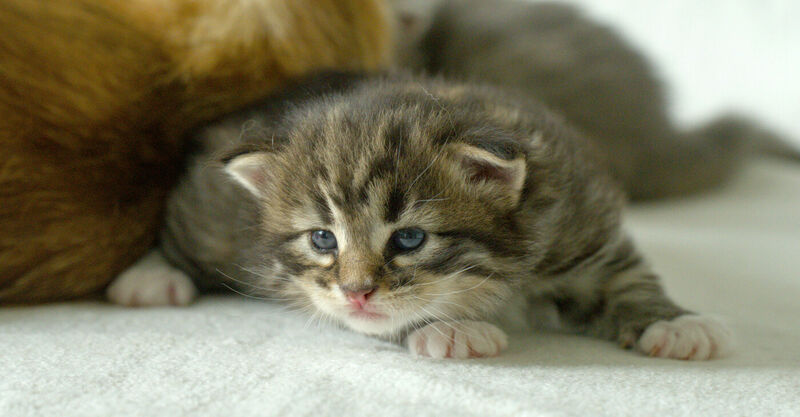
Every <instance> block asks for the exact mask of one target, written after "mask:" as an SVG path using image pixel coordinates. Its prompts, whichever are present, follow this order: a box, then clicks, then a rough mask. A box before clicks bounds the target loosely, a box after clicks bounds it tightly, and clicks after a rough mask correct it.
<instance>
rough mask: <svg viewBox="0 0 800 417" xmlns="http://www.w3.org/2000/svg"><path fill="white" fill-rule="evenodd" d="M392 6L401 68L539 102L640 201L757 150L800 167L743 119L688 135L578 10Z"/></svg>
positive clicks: (645, 75) (642, 63) (655, 89)
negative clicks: (590, 146) (594, 149)
mask: <svg viewBox="0 0 800 417" xmlns="http://www.w3.org/2000/svg"><path fill="white" fill-rule="evenodd" d="M392 5H393V6H394V9H395V13H396V16H397V19H396V21H397V26H398V31H399V32H400V34H399V36H398V39H399V40H400V41H399V42H398V45H397V50H398V51H397V57H398V60H399V65H401V66H403V67H407V68H411V69H414V70H417V71H424V72H427V73H431V74H442V75H444V76H445V77H447V78H450V79H458V80H464V81H477V82H481V83H491V84H494V85H496V86H499V87H503V88H505V89H508V90H510V91H518V92H521V93H524V94H527V95H530V96H532V97H536V98H537V99H539V100H541V101H542V102H544V103H545V104H546V105H547V106H548V107H549V108H551V109H553V110H555V111H557V112H559V113H561V114H562V115H564V116H565V117H566V119H567V120H568V121H569V122H570V124H571V125H573V126H574V127H577V128H578V129H580V130H582V131H583V132H584V133H585V134H586V135H587V136H589V137H591V139H593V140H594V141H596V142H597V143H598V145H599V146H598V148H599V150H600V151H601V152H602V153H603V155H605V158H606V163H607V164H608V165H609V167H610V169H611V172H612V174H613V175H614V177H615V178H616V179H617V180H619V181H620V182H621V183H622V185H623V187H624V188H625V190H626V192H627V193H628V195H629V196H630V197H631V198H632V199H634V200H641V199H652V198H661V197H668V196H675V195H683V194H687V193H691V192H696V191H700V190H704V189H708V188H710V187H712V186H715V185H717V184H719V183H720V182H722V181H724V180H725V179H727V178H729V177H730V176H731V175H732V174H733V172H734V171H735V170H736V168H737V167H738V166H739V165H740V162H741V161H742V159H743V156H745V155H747V154H748V153H750V149H749V148H750V147H757V148H758V150H760V151H763V152H765V153H776V154H781V155H782V156H785V157H791V158H795V159H798V158H799V157H798V152H797V150H796V149H794V150H793V149H792V148H791V147H790V146H787V145H786V144H785V142H784V141H783V140H781V139H780V138H777V137H776V136H774V135H772V134H770V133H769V132H766V131H765V130H764V129H761V128H759V127H757V126H755V125H754V124H752V123H750V122H748V121H746V120H744V119H743V118H740V117H735V116H728V117H723V118H720V119H719V120H717V121H714V122H712V123H711V124H710V125H708V126H706V127H704V128H702V129H698V130H696V131H693V132H680V131H679V130H678V129H677V128H676V127H675V126H674V125H673V123H672V122H671V120H670V118H669V115H668V110H667V100H666V97H665V94H664V91H663V89H662V87H661V85H660V83H659V82H658V81H657V80H656V77H655V75H654V73H653V71H652V69H651V68H650V65H649V64H648V62H647V61H646V60H645V59H644V58H643V57H642V56H641V54H639V53H638V52H637V51H635V50H634V49H633V48H632V47H631V46H630V45H628V43H627V42H626V41H625V40H623V39H622V38H621V37H620V36H619V35H617V34H616V33H615V32H614V31H613V30H611V29H609V28H608V27H605V26H603V25H601V24H599V23H596V22H594V21H592V20H590V19H588V18H586V17H584V15H583V14H582V13H581V12H580V11H579V10H577V9H575V8H574V7H572V6H569V5H565V4H559V3H531V2H527V1H515V0H498V1H487V0H430V1H419V0H393V1H392Z"/></svg>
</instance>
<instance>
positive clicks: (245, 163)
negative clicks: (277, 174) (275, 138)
mask: <svg viewBox="0 0 800 417" xmlns="http://www.w3.org/2000/svg"><path fill="white" fill-rule="evenodd" d="M270 159H271V154H269V153H267V152H250V153H245V154H240V155H236V156H232V157H227V158H224V159H223V160H222V163H223V164H225V172H226V173H227V174H228V175H230V176H231V178H233V179H234V180H236V182H238V183H239V184H241V185H242V186H243V187H244V188H246V189H247V190H248V191H250V192H251V193H253V195H255V196H257V197H263V195H264V191H265V188H266V186H267V183H268V181H269V170H268V167H269V165H270Z"/></svg>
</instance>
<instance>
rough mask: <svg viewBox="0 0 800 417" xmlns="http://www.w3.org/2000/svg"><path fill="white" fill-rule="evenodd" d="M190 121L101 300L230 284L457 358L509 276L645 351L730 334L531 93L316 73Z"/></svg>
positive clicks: (703, 355)
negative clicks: (248, 104)
mask: <svg viewBox="0 0 800 417" xmlns="http://www.w3.org/2000/svg"><path fill="white" fill-rule="evenodd" d="M198 140H199V142H200V143H201V144H202V149H201V151H200V152H199V153H198V154H197V155H196V156H195V158H194V160H193V161H192V162H191V164H190V167H189V171H188V174H187V175H186V176H185V178H184V180H183V181H182V183H181V184H180V185H179V186H178V187H177V189H176V190H175V191H174V192H173V194H172V196H171V198H170V199H169V202H168V210H167V217H166V225H165V228H164V232H163V234H162V242H161V247H160V249H159V252H156V253H153V254H151V255H150V257H148V258H146V259H145V260H143V261H142V263H141V264H140V265H137V266H134V267H133V268H132V269H131V270H129V271H128V272H127V273H126V274H124V275H123V276H121V277H120V278H119V279H118V280H117V281H116V282H115V284H114V285H113V286H112V287H111V288H110V289H109V295H110V298H111V299H112V300H114V301H116V302H118V303H122V304H136V303H139V304H147V303H155V304H165V303H167V302H169V303H172V304H184V303H187V302H188V301H190V300H191V298H192V295H193V291H195V286H196V287H197V288H199V289H200V290H202V291H208V290H213V289H216V288H219V287H220V286H230V287H232V288H235V289H236V290H237V291H241V292H246V293H249V294H254V295H258V296H264V297H266V298H270V299H280V300H285V301H286V302H288V303H291V304H293V305H296V306H298V307H300V308H310V309H312V310H313V311H314V314H315V315H321V316H326V317H330V318H332V319H333V320H334V321H337V322H339V323H342V324H344V325H345V326H347V327H349V328H351V329H353V330H356V331H359V332H362V333H366V334H370V335H375V336H379V337H384V338H389V339H398V340H405V343H406V345H407V346H408V349H409V350H410V351H411V352H412V353H413V354H415V355H421V356H430V357H437V358H441V357H452V358H467V357H480V356H493V355H497V354H498V353H499V352H500V351H501V350H502V349H503V348H505V347H506V344H507V341H506V336H505V334H504V333H503V331H502V330H500V329H499V328H497V327H496V326H495V325H493V324H490V323H489V322H487V321H486V320H487V317H489V316H490V315H492V314H493V313H495V312H497V311H498V310H503V309H505V308H507V307H508V305H509V304H508V303H509V299H510V298H511V297H512V295H522V296H524V297H525V298H526V299H527V300H529V301H530V302H531V303H532V305H534V306H538V307H537V308H539V309H541V308H542V307H543V308H544V309H545V310H546V309H550V310H552V311H555V312H557V313H559V316H560V317H559V319H560V323H561V324H562V325H563V326H564V327H565V328H569V329H574V330H577V331H580V332H582V333H585V334H588V335H594V336H597V337H601V338H605V339H609V340H614V341H616V342H618V343H619V344H620V345H621V346H624V347H635V348H636V349H638V350H640V351H642V352H644V353H646V354H648V355H651V356H657V357H668V358H679V359H709V358H711V357H716V356H719V355H722V354H724V353H725V351H726V350H727V348H728V346H729V340H730V335H729V333H728V331H727V330H726V329H725V328H724V327H722V326H721V325H720V324H719V323H717V322H715V321H713V320H711V319H709V318H706V317H704V316H698V315H695V314H693V313H691V312H689V311H687V310H685V309H683V308H681V307H679V306H678V305H676V304H675V303H673V302H672V301H671V300H670V299H669V298H668V297H667V296H666V295H665V294H664V291H663V290H662V288H661V286H660V284H659V282H658V277H657V276H656V274H655V273H654V272H653V271H652V270H651V269H650V268H649V267H648V265H647V263H646V262H645V261H644V259H643V258H642V257H641V255H640V254H639V253H638V252H637V250H636V248H635V247H634V244H633V243H632V241H631V240H630V238H629V237H628V236H627V235H626V234H625V232H624V231H623V230H622V229H621V223H620V216H621V209H622V207H623V204H624V198H623V194H622V192H621V190H619V189H618V188H617V186H616V185H615V183H614V181H612V180H611V178H610V176H609V175H607V174H606V173H605V171H604V170H603V169H602V168H601V166H600V165H599V164H598V163H597V162H596V161H595V159H594V155H595V153H594V152H593V151H592V147H591V145H590V144H589V143H588V142H587V141H586V140H584V139H583V138H582V137H581V136H580V134H578V133H577V132H576V131H575V130H572V129H570V128H569V127H567V126H566V125H565V124H564V123H563V121H562V120H561V119H560V118H559V117H557V116H554V115H553V114H551V113H550V112H549V111H547V110H546V109H545V108H544V107H543V106H542V105H540V104H538V103H537V102H534V101H531V100H528V99H525V98H518V97H514V96H512V95H511V94H509V93H505V92H501V91H498V90H495V89H493V88H489V87H479V86H473V85H466V84H451V83H448V82H445V81H442V80H428V79H414V78H411V77H407V76H402V75H395V76H376V77H361V76H358V75H345V74H341V75H328V76H323V77H320V78H318V79H316V80H312V81H309V82H308V83H305V84H302V85H300V86H298V87H297V88H296V89H294V90H293V91H291V92H288V93H286V94H284V95H282V96H280V97H276V98H275V99H273V100H269V101H267V102H265V103H262V104H261V105H258V106H255V107H252V108H250V109H248V110H246V111H244V112H241V113H239V114H236V115H233V116H230V117H228V118H225V119H223V120H221V121H219V122H218V123H215V124H213V125H211V126H209V127H208V128H206V129H204V130H203V131H202V133H200V134H199V136H198ZM167 262H169V263H167ZM172 265H174V266H172ZM180 271H183V272H185V273H186V274H188V276H190V277H191V279H192V280H193V281H194V284H191V283H190V281H189V278H187V277H186V276H185V275H183V274H181V273H180ZM145 281H147V282H146V285H143V282H145ZM154 288H155V290H154ZM143 290H144V291H150V292H151V293H160V294H161V295H160V296H159V297H146V296H145V295H144V293H143V292H142V291H143Z"/></svg>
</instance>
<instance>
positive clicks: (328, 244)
mask: <svg viewBox="0 0 800 417" xmlns="http://www.w3.org/2000/svg"><path fill="white" fill-rule="evenodd" d="M311 243H312V244H314V247H315V248H317V249H319V250H321V251H329V250H333V249H336V235H334V234H333V233H332V232H329V231H327V230H315V231H313V232H311Z"/></svg>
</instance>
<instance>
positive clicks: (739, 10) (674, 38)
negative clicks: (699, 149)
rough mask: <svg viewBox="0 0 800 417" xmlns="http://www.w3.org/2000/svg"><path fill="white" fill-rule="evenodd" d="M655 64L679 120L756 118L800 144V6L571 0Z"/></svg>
mask: <svg viewBox="0 0 800 417" xmlns="http://www.w3.org/2000/svg"><path fill="white" fill-rule="evenodd" d="M572 3H574V4H578V5H581V6H583V7H584V9H585V10H586V11H587V12H588V13H589V15H590V16H593V17H595V18H596V19H598V20H600V21H603V22H607V23H609V24H611V25H612V26H613V27H615V28H617V29H618V31H619V32H621V33H622V34H623V35H625V37H626V38H628V40H629V41H631V42H632V43H633V44H634V45H635V46H636V47H637V48H639V50H640V51H642V52H644V54H645V55H646V56H647V57H648V58H649V59H650V60H651V62H652V63H653V64H654V67H655V68H656V70H657V71H658V74H659V76H660V78H661V79H662V80H663V81H664V83H665V85H666V86H667V87H668V91H669V97H670V99H671V103H672V111H673V113H674V114H675V116H676V118H677V120H678V121H680V122H682V123H684V124H686V125H691V124H697V123H701V122H704V121H706V120H707V119H711V118H713V117H714V116H715V115H716V114H718V113H721V112H723V111H726V110H738V111H741V112H746V113H747V114H750V115H753V116H754V117H755V118H756V119H757V120H759V121H761V122H762V123H764V124H765V125H767V126H769V127H771V128H774V129H775V130H776V131H778V132H780V133H782V134H784V135H786V136H787V137H788V138H789V139H790V140H792V141H793V142H794V143H796V144H797V145H798V146H800V1H797V0H702V1H701V0H667V1H654V0H573V1H572Z"/></svg>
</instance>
